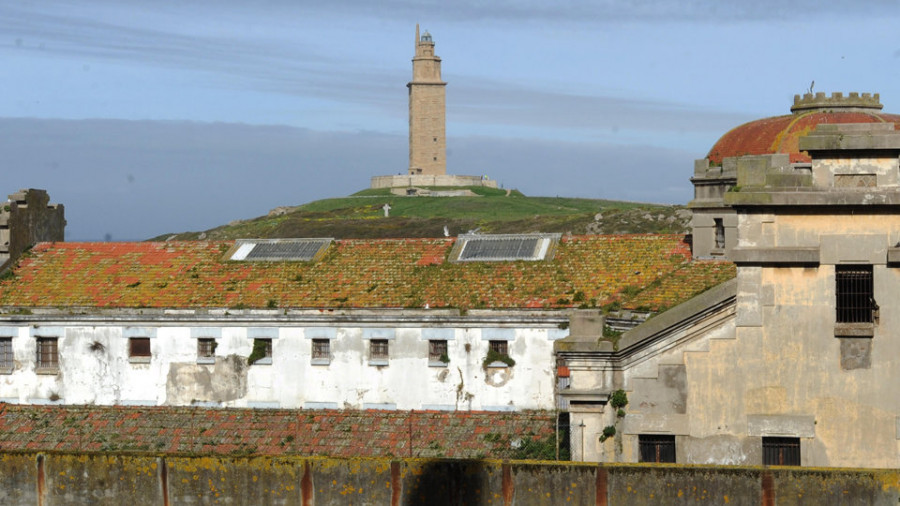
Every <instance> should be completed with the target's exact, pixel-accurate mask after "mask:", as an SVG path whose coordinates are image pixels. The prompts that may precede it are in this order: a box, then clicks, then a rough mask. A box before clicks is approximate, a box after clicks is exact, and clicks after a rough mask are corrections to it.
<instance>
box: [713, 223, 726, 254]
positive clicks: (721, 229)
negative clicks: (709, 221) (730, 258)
mask: <svg viewBox="0 0 900 506" xmlns="http://www.w3.org/2000/svg"><path fill="white" fill-rule="evenodd" d="M713 221H714V222H715V224H716V248H717V249H723V248H725V223H724V222H723V221H722V218H713Z"/></svg>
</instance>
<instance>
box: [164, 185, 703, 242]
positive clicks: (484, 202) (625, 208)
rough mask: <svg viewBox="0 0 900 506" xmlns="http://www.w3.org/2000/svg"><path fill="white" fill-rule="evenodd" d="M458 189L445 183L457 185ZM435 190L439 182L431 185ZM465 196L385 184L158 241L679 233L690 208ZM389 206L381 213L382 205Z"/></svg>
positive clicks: (493, 192)
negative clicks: (404, 191) (414, 193)
mask: <svg viewBox="0 0 900 506" xmlns="http://www.w3.org/2000/svg"><path fill="white" fill-rule="evenodd" d="M459 189H460V188H453V190H459ZM432 190H440V188H432ZM468 190H470V191H472V193H474V194H476V195H475V196H469V197H425V196H418V197H408V196H398V195H392V194H391V193H390V190H388V189H379V190H363V191H361V192H358V193H355V194H353V195H351V196H349V197H343V198H334V199H325V200H317V201H315V202H310V203H308V204H303V205H300V206H297V207H282V208H277V209H273V210H272V211H270V212H269V214H268V215H266V216H260V217H258V218H253V219H249V220H242V221H238V222H232V223H229V224H227V225H223V226H220V227H216V228H213V229H210V230H206V231H202V232H184V233H178V234H164V235H161V236H159V237H155V238H153V240H166V239H182V240H192V239H237V238H250V237H254V238H278V237H334V238H336V239H346V238H396V237H441V236H443V235H444V227H447V229H448V231H449V234H450V235H453V236H455V235H459V234H461V233H465V232H467V231H469V230H474V229H479V231H480V232H482V233H495V234H500V233H521V232H559V233H564V234H566V233H572V234H621V233H651V232H659V233H684V232H687V230H688V228H689V225H690V212H689V211H687V210H685V209H684V207H683V206H666V205H656V204H640V203H633V202H622V201H614V200H597V199H578V198H564V197H526V196H524V195H522V194H521V193H519V192H518V191H514V190H513V191H507V190H501V189H492V188H483V187H470V188H468ZM385 204H388V205H389V206H390V213H389V217H385V216H384V210H383V206H384V205H385Z"/></svg>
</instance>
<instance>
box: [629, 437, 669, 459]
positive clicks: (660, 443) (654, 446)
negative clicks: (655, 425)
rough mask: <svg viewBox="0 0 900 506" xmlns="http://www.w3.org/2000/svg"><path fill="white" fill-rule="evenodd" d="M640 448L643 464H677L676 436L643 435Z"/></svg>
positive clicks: (639, 443)
mask: <svg viewBox="0 0 900 506" xmlns="http://www.w3.org/2000/svg"><path fill="white" fill-rule="evenodd" d="M638 446H639V447H640V458H641V460H640V461H641V462H656V463H663V462H669V463H675V436H668V435H659V434H646V435H645V434H641V435H639V436H638Z"/></svg>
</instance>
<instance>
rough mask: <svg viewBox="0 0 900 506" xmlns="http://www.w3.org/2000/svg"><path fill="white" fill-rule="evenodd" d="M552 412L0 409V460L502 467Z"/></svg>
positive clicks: (549, 430) (549, 423)
mask: <svg viewBox="0 0 900 506" xmlns="http://www.w3.org/2000/svg"><path fill="white" fill-rule="evenodd" d="M555 426H556V419H555V416H554V415H553V413H552V412H546V411H520V412H516V413H497V412H484V411H480V412H479V411H452V412H448V411H375V410H345V411H341V410H296V409H292V410H287V409H247V408H230V409H210V408H187V407H164V406H147V407H128V406H27V405H15V404H3V403H0V451H7V452H9V451H17V450H38V451H75V452H85V453H94V452H137V453H141V452H148V453H153V454H160V453H162V454H169V453H175V454H199V455H307V456H311V455H329V456H332V457H390V456H393V457H450V458H482V457H489V458H510V457H515V456H516V455H515V453H516V452H515V450H514V449H512V448H511V446H510V441H511V440H515V439H524V438H529V439H532V440H546V439H547V438H551V437H552V435H553V433H554V431H555Z"/></svg>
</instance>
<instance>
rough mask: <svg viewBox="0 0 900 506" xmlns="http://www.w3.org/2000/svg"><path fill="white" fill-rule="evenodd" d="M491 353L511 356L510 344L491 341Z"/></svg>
mask: <svg viewBox="0 0 900 506" xmlns="http://www.w3.org/2000/svg"><path fill="white" fill-rule="evenodd" d="M490 344H491V351H493V352H494V353H496V354H498V355H509V344H508V343H507V342H506V341H491V342H490Z"/></svg>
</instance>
